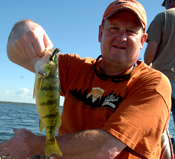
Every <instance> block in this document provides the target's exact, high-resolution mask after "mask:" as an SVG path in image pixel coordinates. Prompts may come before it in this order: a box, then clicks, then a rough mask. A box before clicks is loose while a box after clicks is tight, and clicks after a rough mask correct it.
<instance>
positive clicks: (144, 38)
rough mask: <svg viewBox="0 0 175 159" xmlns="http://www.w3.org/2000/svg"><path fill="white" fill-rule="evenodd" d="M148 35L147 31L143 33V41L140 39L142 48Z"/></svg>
mask: <svg viewBox="0 0 175 159" xmlns="http://www.w3.org/2000/svg"><path fill="white" fill-rule="evenodd" d="M147 37H148V34H147V33H143V35H142V37H141V41H140V50H141V49H142V48H143V45H144V43H145V41H146V39H147Z"/></svg>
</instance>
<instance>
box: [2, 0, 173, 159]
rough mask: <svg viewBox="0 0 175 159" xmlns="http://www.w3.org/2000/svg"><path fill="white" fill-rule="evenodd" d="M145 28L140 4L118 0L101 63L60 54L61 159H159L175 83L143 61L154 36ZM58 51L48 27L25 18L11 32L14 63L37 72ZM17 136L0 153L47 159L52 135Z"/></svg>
mask: <svg viewBox="0 0 175 159" xmlns="http://www.w3.org/2000/svg"><path fill="white" fill-rule="evenodd" d="M145 29H146V13H145V10H144V8H143V6H142V5H141V4H140V3H138V2H137V1H135V0H116V1H114V2H112V3H111V4H110V5H109V6H108V7H107V9H106V11H105V13H104V15H103V18H102V23H101V25H100V26H99V42H100V43H101V55H102V59H100V58H101V56H99V57H98V58H97V59H95V60H94V59H91V58H85V59H82V58H81V57H79V56H78V55H70V54H64V55H63V54H59V71H60V83H61V94H62V95H63V96H65V102H64V106H63V113H62V124H61V126H60V128H59V135H58V136H57V137H56V139H57V141H58V144H59V147H60V149H61V151H62V153H63V156H62V157H61V156H57V158H66V159H69V158H70V159H80V158H81V159H86V158H87V159H114V158H115V159H121V158H122V159H131V158H132V159H136V158H137V159H138V158H149V159H153V158H154V159H155V158H160V155H161V146H160V145H161V135H162V134H163V132H164V131H165V129H166V126H167V122H168V120H169V116H170V107H171V97H170V96H171V86H170V83H169V81H168V79H167V78H166V76H165V75H163V74H162V73H160V72H159V71H157V70H154V69H152V68H150V67H148V66H147V65H145V64H144V63H143V62H141V61H137V59H138V57H139V52H140V49H142V47H143V44H144V42H145V40H146V38H147V34H146V33H145ZM52 47H53V45H52V42H51V41H50V40H49V38H48V36H47V35H46V33H45V31H44V30H43V28H42V27H41V26H39V25H38V24H36V23H35V22H32V21H30V20H23V21H21V22H18V23H17V24H16V25H15V26H14V27H13V29H12V32H11V34H10V36H9V40H8V45H7V53H8V57H9V58H10V60H11V61H13V62H15V63H17V64H18V65H21V66H22V67H25V68H26V69H28V70H30V71H33V72H35V69H34V65H35V62H36V61H37V60H38V59H39V58H40V56H43V55H44V54H45V53H47V51H45V49H46V50H47V49H50V48H52ZM14 132H15V134H16V136H15V137H13V138H12V139H10V140H9V141H6V142H4V143H1V144H0V149H1V150H2V149H3V151H1V152H0V156H6V157H5V158H8V157H9V158H16V159H17V158H18V159H23V158H27V157H31V156H33V155H35V154H42V155H43V154H44V145H45V136H37V135H34V134H33V133H32V132H30V131H28V130H25V129H21V130H16V129H15V130H14ZM53 156H55V157H56V155H54V154H53Z"/></svg>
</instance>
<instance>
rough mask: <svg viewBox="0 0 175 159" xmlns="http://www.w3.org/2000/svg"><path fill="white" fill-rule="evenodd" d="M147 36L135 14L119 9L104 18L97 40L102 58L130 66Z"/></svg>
mask: <svg viewBox="0 0 175 159" xmlns="http://www.w3.org/2000/svg"><path fill="white" fill-rule="evenodd" d="M146 38H147V34H146V33H143V29H142V26H141V23H140V21H139V19H138V18H137V16H136V15H135V14H134V13H132V12H131V11H128V10H121V11H118V12H117V13H115V14H114V15H113V16H111V17H110V18H108V19H106V20H105V22H104V25H103V26H100V27H99V42H100V43H101V53H102V57H103V60H105V62H107V63H109V62H110V63H111V62H112V63H113V64H115V65H120V66H124V67H127V68H129V67H131V66H132V65H133V64H134V63H135V62H136V61H137V59H138V57H139V53H140V49H142V47H143V44H144V42H145V40H146Z"/></svg>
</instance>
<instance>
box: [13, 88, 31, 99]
mask: <svg viewBox="0 0 175 159" xmlns="http://www.w3.org/2000/svg"><path fill="white" fill-rule="evenodd" d="M14 96H15V97H19V98H22V99H29V98H32V97H33V92H31V91H30V90H29V89H27V88H21V89H19V90H18V91H16V92H15V93H14Z"/></svg>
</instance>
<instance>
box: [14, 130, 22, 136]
mask: <svg viewBox="0 0 175 159" xmlns="http://www.w3.org/2000/svg"><path fill="white" fill-rule="evenodd" d="M20 131H21V129H13V132H14V133H15V134H16V135H17V134H19V133H20Z"/></svg>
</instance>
